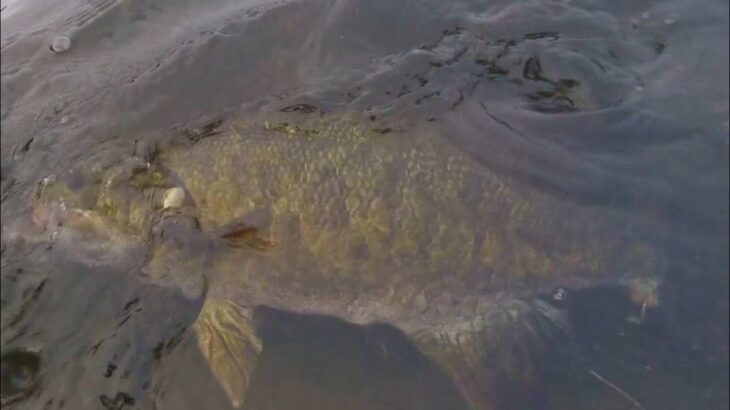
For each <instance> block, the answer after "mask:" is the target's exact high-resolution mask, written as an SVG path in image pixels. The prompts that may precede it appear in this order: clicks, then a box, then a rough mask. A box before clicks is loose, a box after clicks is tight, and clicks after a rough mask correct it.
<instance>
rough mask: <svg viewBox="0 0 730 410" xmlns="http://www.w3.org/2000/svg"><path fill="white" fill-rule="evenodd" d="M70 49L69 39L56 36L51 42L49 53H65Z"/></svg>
mask: <svg viewBox="0 0 730 410" xmlns="http://www.w3.org/2000/svg"><path fill="white" fill-rule="evenodd" d="M70 48H71V39H70V38H69V37H68V36H57V37H55V38H54V39H53V41H51V51H53V52H54V53H65V52H66V51H68V50H69V49H70Z"/></svg>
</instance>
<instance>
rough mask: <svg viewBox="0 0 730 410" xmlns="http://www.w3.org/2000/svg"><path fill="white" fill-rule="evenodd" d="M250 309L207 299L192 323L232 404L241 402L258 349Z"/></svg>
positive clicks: (258, 344) (259, 343) (201, 346)
mask: <svg viewBox="0 0 730 410" xmlns="http://www.w3.org/2000/svg"><path fill="white" fill-rule="evenodd" d="M252 314H253V312H252V309H250V308H243V307H241V306H238V305H236V304H234V303H231V302H228V301H220V300H213V299H209V300H207V301H206V302H205V305H204V306H203V310H202V311H201V313H200V316H199V317H198V320H197V321H196V323H195V326H194V329H195V330H196V332H197V336H198V347H199V348H200V351H201V353H202V354H203V357H205V359H206V360H207V362H208V365H209V366H210V369H211V371H212V372H213V374H214V375H215V377H216V378H217V379H218V381H219V383H220V384H221V386H222V387H223V389H224V390H225V391H226V394H227V395H228V397H229V399H230V400H231V402H232V403H233V405H234V406H235V407H239V406H241V405H243V402H244V400H245V396H246V391H247V389H248V384H249V382H250V380H251V377H252V375H253V372H254V370H255V368H256V362H257V359H258V355H259V353H260V352H261V341H260V340H259V338H258V337H257V336H256V331H255V328H254V325H253V322H252Z"/></svg>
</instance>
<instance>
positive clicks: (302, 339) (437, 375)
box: [247, 308, 466, 410]
mask: <svg viewBox="0 0 730 410" xmlns="http://www.w3.org/2000/svg"><path fill="white" fill-rule="evenodd" d="M257 314H258V316H259V320H262V325H261V326H260V327H259V335H260V337H261V338H262V341H263V346H264V348H263V350H262V353H261V358H260V363H259V368H258V370H257V371H256V373H255V374H254V377H253V380H252V384H251V389H252V394H251V397H250V399H249V401H248V402H247V407H248V408H250V409H262V410H275V409H302V410H304V409H322V410H325V409H342V408H348V409H353V410H354V409H363V410H364V409H394V410H395V409H413V408H418V409H434V410H435V409H454V410H459V409H466V405H465V403H464V402H463V401H462V399H461V398H460V396H459V393H458V392H457V390H456V389H455V387H454V385H453V384H452V382H451V381H450V380H449V378H448V376H447V375H446V374H445V373H443V372H442V371H441V370H439V368H438V367H436V366H435V365H434V364H432V363H431V362H430V361H429V360H428V359H427V358H426V357H425V356H424V355H423V354H421V352H420V351H419V350H418V349H417V348H416V347H415V346H414V345H413V344H412V342H411V341H410V340H408V338H407V337H406V336H405V335H404V334H403V333H402V332H400V331H399V330H397V329H395V328H393V327H392V326H389V325H380V324H374V325H368V326H357V325H353V324H350V323H347V322H344V321H342V320H340V319H336V318H332V317H324V316H300V315H294V314H288V313H283V312H279V311H275V310H272V309H266V308H262V309H260V310H259V312H257ZM283 386H286V388H281V387H283ZM277 387H278V388H277Z"/></svg>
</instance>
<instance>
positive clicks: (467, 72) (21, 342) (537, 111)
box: [0, 0, 730, 409]
mask: <svg viewBox="0 0 730 410" xmlns="http://www.w3.org/2000/svg"><path fill="white" fill-rule="evenodd" d="M728 16H729V13H728V5H727V3H726V2H723V1H711V0H703V1H700V2H697V1H681V0H674V1H671V2H658V1H641V2H635V1H631V2H629V1H626V2H624V1H617V2H594V1H582V0H573V1H566V2H547V1H535V2H528V3H523V2H506V1H490V2H483V1H451V2H439V1H425V0H423V1H416V0H408V1H399V2H387V1H357V0H344V1H334V0H333V1H311V0H303V1H263V0H262V1H244V2H241V1H231V0H215V1H206V2H203V1H192V0H185V1H164V0H163V1H151V0H150V1H137V0H134V1H126V2H112V1H90V2H82V1H75V0H66V1H65V2H55V3H54V4H52V5H49V4H48V3H47V2H42V1H39V0H16V1H8V2H5V1H3V3H2V52H1V53H2V54H1V56H2V100H1V103H2V107H1V109H2V114H1V118H2V123H1V127H2V129H1V132H2V141H1V148H2V163H1V165H2V222H3V232H2V265H1V266H2V276H0V279H1V280H2V282H1V284H2V293H1V295H2V302H1V303H2V315H1V320H0V326H1V327H0V329H1V330H2V336H1V338H0V342H1V343H2V344H1V350H2V382H1V383H0V387H2V407H3V408H9V409H10V408H13V409H55V408H68V409H97V408H107V409H132V408H140V409H152V408H156V409H218V408H221V409H226V408H230V406H231V405H230V403H229V401H228V399H227V397H226V395H225V393H224V392H223V390H222V389H221V387H219V386H218V385H217V383H216V382H215V379H214V377H213V375H212V374H211V371H210V370H209V369H208V366H207V365H206V364H205V361H204V359H203V357H202V356H201V354H200V353H199V351H198V349H197V346H196V343H195V334H194V333H193V332H191V331H190V330H189V329H190V327H191V325H192V323H193V322H194V321H195V318H196V317H197V315H198V312H199V311H200V308H201V305H202V302H203V300H202V298H197V299H189V298H186V297H185V296H184V295H183V294H182V293H181V292H180V291H179V290H178V289H175V288H168V287H158V286H155V285H151V284H145V283H143V282H141V281H139V280H138V279H137V277H136V276H135V273H134V272H127V271H120V270H119V269H115V267H113V266H111V267H110V266H104V265H103V264H102V265H99V266H89V264H85V263H81V262H80V261H74V260H73V258H69V260H66V261H63V262H59V261H58V260H57V259H54V258H51V257H50V256H48V255H51V254H52V252H51V251H49V250H48V243H45V242H44V243H40V244H39V243H37V242H33V241H31V240H28V239H27V238H25V236H24V234H25V231H23V229H26V228H27V229H30V228H29V227H28V226H27V225H24V224H23V221H26V220H28V218H29V214H30V212H31V210H30V206H31V203H32V196H33V194H34V193H35V190H36V187H37V184H38V183H39V181H41V180H42V179H43V178H44V177H47V176H49V175H61V174H63V173H64V172H65V171H67V170H68V169H70V168H72V167H74V166H75V165H76V164H78V163H79V162H82V161H84V160H86V159H88V158H92V157H95V156H107V157H117V158H118V157H126V156H129V155H131V153H132V152H133V149H132V147H133V146H134V141H135V140H138V139H141V137H142V136H147V135H153V134H160V133H167V132H168V131H169V130H170V129H171V128H176V129H187V128H190V127H197V126H199V125H200V124H201V123H204V121H206V120H207V119H209V118H211V117H215V116H218V115H220V114H221V113H239V112H248V113H257V112H260V111H263V110H264V109H266V108H271V107H275V106H278V105H281V104H283V105H287V104H294V103H297V104H301V103H306V104H311V105H312V106H316V107H318V108H320V109H322V110H324V111H328V112H329V111H337V110H347V111H350V112H358V113H361V114H363V118H365V121H368V122H369V123H372V124H373V125H372V129H373V130H376V131H378V132H379V133H381V134H382V137H383V138H399V137H400V136H404V135H405V136H407V135H409V130H412V129H414V127H416V126H417V125H418V124H431V125H430V126H432V127H436V128H439V129H440V130H442V134H441V135H442V137H443V138H444V140H445V141H446V142H447V143H448V144H449V145H450V146H452V147H454V148H455V149H456V150H459V151H460V152H463V153H464V155H465V156H468V157H469V158H470V159H471V160H473V161H474V163H476V164H480V166H481V167H483V169H484V170H487V171H488V172H490V173H493V174H494V175H500V176H504V177H506V178H510V179H513V180H515V181H519V183H520V184H521V186H524V187H527V188H526V189H530V190H533V191H534V192H538V193H540V195H546V196H548V197H550V198H557V199H558V200H559V201H558V203H570V204H574V205H575V206H580V207H585V208H586V209H591V210H597V211H596V212H597V213H598V214H599V215H600V214H603V210H605V213H609V212H615V213H620V214H621V215H625V216H626V217H625V220H630V221H641V223H637V224H638V225H640V229H638V230H637V231H636V233H635V235H637V237H640V239H641V240H643V241H646V242H648V243H651V244H652V245H653V246H655V247H656V248H658V249H660V250H661V251H662V252H663V254H665V255H667V256H666V259H665V260H664V264H663V267H662V269H661V271H660V272H658V273H657V276H658V278H659V279H660V283H661V286H660V288H659V292H660V300H661V303H660V305H659V306H658V307H657V308H655V309H650V310H648V311H647V312H646V315H645V318H644V320H643V321H642V322H641V323H636V321H632V320H627V318H631V317H633V316H635V315H636V314H637V312H636V306H635V305H634V304H633V303H632V301H631V300H630V299H629V298H628V296H627V295H626V293H625V290H623V289H622V288H620V287H619V286H618V282H617V281H607V283H603V282H602V283H600V284H599V283H596V284H594V286H591V287H587V288H580V289H567V296H566V297H565V298H564V300H562V301H559V303H558V302H556V301H554V300H553V301H551V303H553V304H554V305H555V307H556V308H557V309H559V310H560V311H561V312H562V313H563V314H564V315H565V317H567V320H568V323H569V325H570V333H569V337H568V338H567V339H560V340H559V341H555V340H551V339H549V338H545V339H544V340H543V341H542V343H541V348H540V349H538V351H536V352H533V353H531V355H530V357H529V359H528V360H529V361H530V362H531V365H532V366H533V368H534V373H533V374H532V375H531V376H532V377H531V378H530V382H529V383H526V382H524V380H522V379H519V380H518V379H514V378H512V377H511V375H510V374H507V373H505V374H504V377H503V378H502V379H498V380H496V381H495V382H494V383H495V386H493V388H492V390H493V391H494V392H495V393H494V394H495V395H496V396H497V397H495V398H494V400H493V401H494V403H495V406H496V408H500V409H629V408H639V407H638V406H641V407H643V408H645V409H667V408H671V409H698V408H702V409H722V408H727V406H728V404H729V403H730V399H729V398H728V388H727V386H728V369H729V366H728V339H729V336H728V270H729V269H730V268H729V261H728V251H727V249H728V245H729V240H728V235H729V234H728V223H729V221H728V194H729V193H728V171H729V165H728V106H729V104H728V94H729V92H728V83H729V81H728V75H727V73H728V68H729V67H728V52H727V50H728V34H729V29H728ZM58 35H66V36H68V37H69V38H70V39H71V48H70V50H69V51H67V52H65V53H59V54H55V53H53V52H51V51H50V50H49V44H50V43H51V40H52V39H53V38H54V37H55V36H58ZM277 104H278V105H277ZM371 118H372V120H371ZM485 172H486V171H485ZM18 227H21V228H18ZM614 228H615V227H614ZM627 230H628V228H627ZM632 232H633V231H632ZM36 233H37V232H36V231H34V234H36ZM49 234H50V233H49ZM560 234H561V232H559V231H558V230H557V229H556V232H555V235H556V237H558V236H559V235H560ZM28 235H29V236H32V235H30V234H28ZM621 275H622V273H616V274H615V278H619V277H620V276H621ZM555 285H556V286H558V285H561V284H560V283H556V284H555ZM505 286H506V285H505ZM545 297H546V298H548V299H549V295H546V296H545ZM262 315H263V316H264V317H265V319H266V320H265V321H264V325H262V327H261V328H260V329H259V333H260V334H259V336H260V337H261V339H262V342H263V346H264V349H263V351H262V353H261V357H260V359H259V360H260V361H259V365H258V367H257V370H256V372H255V374H254V376H253V379H252V381H251V385H250V393H249V395H248V397H247V399H246V403H245V408H249V409H341V408H351V409H459V408H467V403H466V400H465V399H464V397H463V396H462V395H461V393H460V391H459V390H458V388H457V387H455V386H454V383H453V382H452V381H451V380H449V378H448V376H447V374H446V372H444V371H443V369H441V368H440V367H439V366H438V365H437V364H435V363H433V362H432V361H431V360H430V359H429V358H428V357H426V356H424V355H423V354H422V353H421V352H420V351H419V350H418V348H417V347H416V346H415V345H414V344H413V342H412V341H411V340H409V338H408V337H407V336H406V335H405V334H404V333H403V332H401V331H400V330H398V329H397V328H396V327H394V326H392V324H373V325H367V326H361V325H355V324H352V323H348V322H346V321H343V320H341V319H338V318H335V317H329V316H316V315H314V316H309V315H301V314H297V313H293V312H290V313H286V312H282V311H278V310H271V309H264V311H263V313H262ZM384 349H385V351H387V352H389V353H388V354H387V355H384V354H383V351H384ZM505 354H507V353H505ZM632 406H633V407H632Z"/></svg>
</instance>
